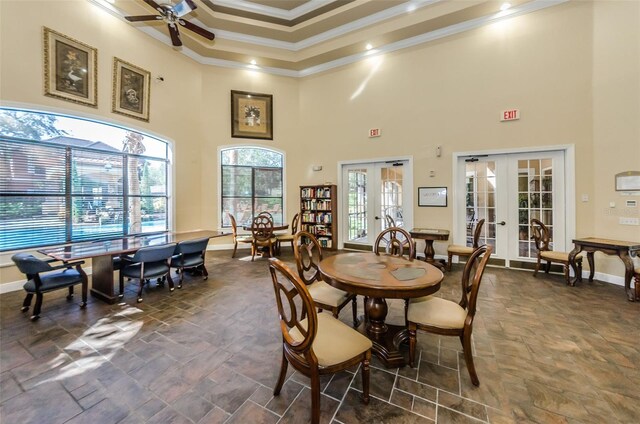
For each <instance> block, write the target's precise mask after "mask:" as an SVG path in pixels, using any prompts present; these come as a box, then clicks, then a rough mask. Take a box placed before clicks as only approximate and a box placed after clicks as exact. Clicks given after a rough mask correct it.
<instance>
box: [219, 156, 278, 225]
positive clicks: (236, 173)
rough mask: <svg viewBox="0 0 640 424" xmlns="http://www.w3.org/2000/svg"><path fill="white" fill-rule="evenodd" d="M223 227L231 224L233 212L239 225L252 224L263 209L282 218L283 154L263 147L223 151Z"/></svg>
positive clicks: (221, 158)
mask: <svg viewBox="0 0 640 424" xmlns="http://www.w3.org/2000/svg"><path fill="white" fill-rule="evenodd" d="M220 164H221V176H222V180H221V186H222V199H221V202H220V203H221V205H222V214H221V215H222V217H221V221H222V222H221V224H222V227H230V226H231V222H230V221H229V215H228V214H232V215H233V216H234V217H235V219H236V221H237V222H238V225H243V224H249V223H250V222H251V219H252V218H253V217H254V216H255V215H257V214H259V213H260V212H264V211H267V212H270V213H271V215H273V220H274V222H275V223H277V224H280V223H282V221H283V215H282V214H283V213H282V208H283V201H282V192H283V190H282V168H283V155H282V153H279V152H276V151H274V150H269V149H265V148H262V147H233V148H228V149H222V150H221V152H220Z"/></svg>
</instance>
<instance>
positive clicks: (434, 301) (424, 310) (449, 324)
mask: <svg viewBox="0 0 640 424" xmlns="http://www.w3.org/2000/svg"><path fill="white" fill-rule="evenodd" d="M466 317H467V311H466V310H465V309H464V308H462V307H461V306H460V305H458V304H457V303H455V302H451V301H450V300H445V299H442V298H440V297H435V296H424V297H419V298H416V299H411V301H410V302H409V311H408V312H407V319H408V320H409V321H410V322H415V323H417V324H424V325H431V326H433V327H440V328H463V327H464V320H465V318H466Z"/></svg>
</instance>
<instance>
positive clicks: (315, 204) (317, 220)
mask: <svg viewBox="0 0 640 424" xmlns="http://www.w3.org/2000/svg"><path fill="white" fill-rule="evenodd" d="M336 199H337V189H336V186H335V185H313V186H300V225H301V229H302V231H307V232H309V233H311V234H313V235H315V236H316V238H317V239H318V241H319V242H320V245H321V246H322V248H323V249H329V250H335V249H337V248H338V222H337V218H338V213H337V206H338V205H337V200H336Z"/></svg>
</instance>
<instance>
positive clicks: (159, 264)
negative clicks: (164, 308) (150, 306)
mask: <svg viewBox="0 0 640 424" xmlns="http://www.w3.org/2000/svg"><path fill="white" fill-rule="evenodd" d="M175 250H176V244H175V243H171V244H164V245H162V246H151V247H143V248H141V249H139V250H138V251H137V252H136V253H135V254H133V255H122V256H120V259H121V260H122V267H121V268H120V295H119V297H120V298H122V297H123V296H124V277H129V278H137V279H138V280H139V281H140V288H139V289H138V299H137V301H138V303H140V302H142V289H143V288H144V285H145V283H148V282H149V280H150V279H152V278H157V279H158V282H161V281H163V280H164V279H165V278H166V279H167V281H168V282H169V291H170V292H172V291H173V290H174V287H173V280H172V279H171V272H170V271H171V267H170V266H169V265H170V261H171V258H172V257H173V254H174V252H175Z"/></svg>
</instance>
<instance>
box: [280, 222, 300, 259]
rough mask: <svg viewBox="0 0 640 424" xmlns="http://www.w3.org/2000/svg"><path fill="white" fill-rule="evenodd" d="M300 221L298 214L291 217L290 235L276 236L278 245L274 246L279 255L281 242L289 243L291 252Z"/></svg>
mask: <svg viewBox="0 0 640 424" xmlns="http://www.w3.org/2000/svg"><path fill="white" fill-rule="evenodd" d="M299 221H300V214H295V215H293V219H292V220H291V233H288V234H276V238H277V239H278V244H277V245H276V250H277V251H278V253H280V246H281V245H282V242H285V243H286V242H290V243H291V250H293V236H294V235H295V234H296V233H297V232H298V222H299Z"/></svg>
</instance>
